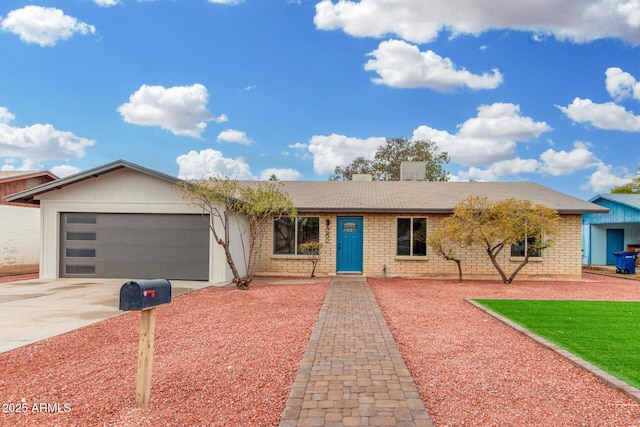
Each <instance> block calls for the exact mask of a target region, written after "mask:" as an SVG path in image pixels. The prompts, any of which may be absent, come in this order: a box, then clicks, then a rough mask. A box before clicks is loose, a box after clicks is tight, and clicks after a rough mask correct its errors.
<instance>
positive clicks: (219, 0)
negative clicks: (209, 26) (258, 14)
mask: <svg viewBox="0 0 640 427" xmlns="http://www.w3.org/2000/svg"><path fill="white" fill-rule="evenodd" d="M209 3H214V4H227V5H231V6H235V5H237V4H240V3H244V0H209Z"/></svg>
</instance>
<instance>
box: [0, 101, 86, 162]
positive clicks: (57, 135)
mask: <svg viewBox="0 0 640 427" xmlns="http://www.w3.org/2000/svg"><path fill="white" fill-rule="evenodd" d="M13 118H14V115H13V114H12V113H10V112H9V110H7V109H6V108H4V107H0V157H15V158H21V159H25V160H27V159H29V160H33V161H40V160H47V159H71V158H79V157H83V156H84V154H85V151H84V150H85V148H86V147H91V146H92V145H93V144H94V141H92V140H90V139H87V138H82V137H79V136H76V135H74V134H73V133H71V132H67V131H61V130H57V129H55V128H54V127H53V126H52V125H50V124H35V125H31V126H27V127H15V126H11V125H10V122H11V120H13Z"/></svg>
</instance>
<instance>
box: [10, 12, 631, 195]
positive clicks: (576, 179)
mask: <svg viewBox="0 0 640 427" xmlns="http://www.w3.org/2000/svg"><path fill="white" fill-rule="evenodd" d="M534 3H536V2H528V3H526V4H525V3H522V2H505V1H504V0H484V1H482V2H477V1H476V0H446V1H442V0H438V1H435V0H434V1H427V0H397V1H394V2H390V1H388V0H360V1H343V0H321V1H320V0H309V1H306V0H244V1H235V0H209V1H207V0H189V1H180V0H156V1H152V0H147V1H136V0H34V1H20V0H4V1H3V2H2V3H1V4H0V57H1V58H2V59H1V65H0V169H1V170H23V169H24V170H27V169H29V170H33V169H47V170H51V171H53V172H54V173H56V174H58V175H59V176H66V175H69V174H71V173H75V172H78V171H81V170H85V169H88V168H92V167H95V166H99V165H102V164H105V163H108V162H111V161H113V160H116V159H125V160H129V161H132V162H135V163H138V164H140V165H143V166H146V167H149V168H152V169H156V170H158V171H161V172H164V173H167V174H170V175H173V176H178V177H181V178H200V177H203V176H207V175H211V174H214V173H216V172H223V173H226V174H229V175H231V176H235V177H238V178H241V179H266V178H268V177H269V176H270V175H271V174H272V173H275V174H276V175H277V176H278V177H280V178H281V179H296V180H324V179H327V177H328V175H329V174H330V173H331V172H332V171H333V168H334V167H335V166H336V165H340V164H347V163H350V161H351V160H352V159H353V158H355V157H357V156H365V157H372V156H373V154H374V153H375V150H376V148H377V147H378V146H379V145H381V144H382V143H384V139H385V138H386V137H389V138H393V137H405V138H413V139H430V140H432V141H434V142H436V144H437V145H438V147H439V149H440V150H442V151H446V152H448V153H449V155H450V157H451V163H450V164H449V165H447V167H446V169H447V170H448V171H449V172H450V175H451V176H450V179H451V180H452V181H453V180H456V181H460V180H470V179H473V180H478V181H534V182H538V183H540V184H542V185H545V186H548V187H551V188H554V189H557V190H560V191H563V192H566V193H568V194H572V195H574V196H577V197H580V198H583V199H588V198H590V197H592V196H594V195H595V194H597V193H602V192H608V190H609V189H610V188H611V187H613V186H616V185H621V184H624V183H626V182H628V181H630V180H631V179H632V178H633V177H634V176H636V174H637V172H638V166H639V165H640V149H639V147H640V145H639V144H638V138H639V137H640V50H639V49H638V44H640V2H638V1H637V0H620V1H615V0H597V1H596V0H548V1H545V2H537V3H541V4H538V5H536V4H534Z"/></svg>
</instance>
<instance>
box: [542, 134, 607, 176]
mask: <svg viewBox="0 0 640 427" xmlns="http://www.w3.org/2000/svg"><path fill="white" fill-rule="evenodd" d="M573 147H574V148H573V150H571V151H564V150H561V151H555V150H553V149H551V148H550V149H548V150H547V151H545V152H544V153H542V154H540V159H541V160H542V161H543V162H544V164H545V168H544V169H545V172H546V173H548V174H550V175H553V176H559V175H568V174H571V173H573V172H575V171H577V170H581V169H588V168H591V167H595V166H597V165H598V164H599V163H601V162H600V160H599V159H598V158H597V157H596V156H595V155H594V154H593V153H592V152H591V151H590V150H589V148H588V147H587V145H586V144H585V143H584V142H580V141H576V142H574V143H573Z"/></svg>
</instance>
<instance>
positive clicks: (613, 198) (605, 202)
mask: <svg viewBox="0 0 640 427" xmlns="http://www.w3.org/2000/svg"><path fill="white" fill-rule="evenodd" d="M590 202H592V203H595V204H597V205H599V206H602V207H604V208H607V209H609V213H607V214H605V215H593V214H587V215H583V217H582V237H583V243H582V248H583V256H584V259H583V263H584V264H586V265H615V264H616V258H615V256H614V255H613V253H614V252H618V251H630V252H633V251H636V250H640V194H600V195H598V196H596V197H594V198H593V199H591V200H590Z"/></svg>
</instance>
